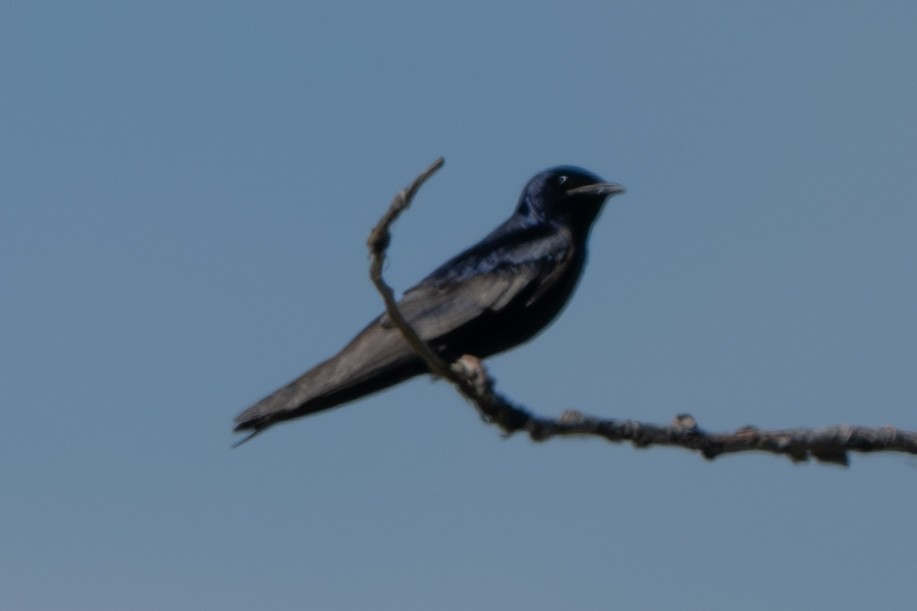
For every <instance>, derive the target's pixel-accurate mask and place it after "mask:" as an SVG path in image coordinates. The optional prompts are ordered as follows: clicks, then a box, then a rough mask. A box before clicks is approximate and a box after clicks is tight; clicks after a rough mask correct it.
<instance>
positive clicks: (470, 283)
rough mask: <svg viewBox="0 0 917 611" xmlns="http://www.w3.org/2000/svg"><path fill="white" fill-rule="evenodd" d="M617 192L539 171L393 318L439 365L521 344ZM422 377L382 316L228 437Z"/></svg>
mask: <svg viewBox="0 0 917 611" xmlns="http://www.w3.org/2000/svg"><path fill="white" fill-rule="evenodd" d="M623 192H624V188H623V187H622V186H621V185H618V184H615V183H610V182H605V181H603V180H602V179H600V178H599V177H598V176H596V175H594V174H591V173H590V172H587V171H585V170H583V169H580V168H576V167H572V166H562V167H557V168H553V169H550V170H546V171H544V172H541V173H540V174H538V175H536V176H535V177H534V178H532V179H531V180H530V181H529V182H528V184H527V185H526V186H525V188H524V189H523V191H522V196H521V197H520V199H519V203H518V205H517V206H516V210H515V212H513V214H512V216H510V217H509V218H508V219H507V220H506V221H505V222H504V223H503V224H501V225H500V226H499V227H497V228H496V229H495V230H494V231H493V232H491V233H490V235H488V236H487V237H485V238H484V239H483V240H481V241H480V242H479V243H477V244H476V245H474V246H472V247H471V248H469V249H468V250H466V251H464V252H462V253H461V254H459V255H457V256H456V257H453V258H452V259H450V260H449V261H446V262H445V263H444V264H443V265H441V266H440V267H439V268H438V269H436V270H435V271H434V272H433V273H432V274H430V275H429V276H427V277H426V278H424V279H423V280H422V281H421V282H420V284H418V285H417V286H415V287H413V288H411V289H410V290H408V291H407V292H405V294H404V295H403V297H402V299H401V301H400V302H399V305H398V307H399V310H400V311H401V313H402V315H403V316H404V318H405V320H406V321H407V322H408V323H409V324H410V325H411V327H412V328H413V329H414V330H415V331H416V332H417V334H418V335H419V336H420V337H421V338H422V339H423V340H424V341H426V342H427V343H428V344H429V345H430V347H432V348H433V349H434V350H435V351H436V352H438V353H439V354H440V356H442V358H443V359H445V360H446V361H447V362H452V361H454V360H456V359H457V358H459V357H461V356H462V355H465V354H468V355H473V356H476V357H479V358H484V357H487V356H490V355H492V354H496V353H498V352H502V351H504V350H508V349H510V348H513V347H514V346H517V345H519V344H521V343H523V342H525V341H528V340H529V339H531V338H532V337H534V336H535V335H536V334H538V332H539V331H541V330H542V329H544V328H545V327H546V326H547V325H548V324H549V323H550V322H551V321H552V320H553V319H554V318H555V317H556V316H557V314H558V313H559V312H560V311H561V310H562V309H563V307H564V306H565V305H566V303H567V301H568V300H569V299H570V296H571V295H572V294H573V289H574V288H575V287H576V283H577V281H578V280H579V277H580V275H581V274H582V272H583V266H584V265H585V263H586V242H587V239H588V237H589V230H590V228H591V227H592V224H593V222H594V221H595V219H596V217H597V216H598V215H599V212H601V210H602V206H603V204H604V203H605V200H606V199H607V198H608V197H609V196H612V195H615V194H617V193H623ZM427 371H428V370H427V367H426V365H425V364H424V362H423V361H422V360H421V359H420V358H419V357H418V356H417V354H416V353H415V352H414V350H413V349H412V348H411V347H410V346H409V345H408V343H407V342H406V341H405V339H404V338H403V337H402V335H401V332H400V331H399V330H398V329H397V328H395V327H394V326H392V324H391V323H390V321H389V320H388V317H387V316H386V315H384V314H383V315H382V316H379V317H378V318H376V319H375V320H374V321H372V322H371V323H369V325H368V326H367V327H366V328H365V329H363V331H361V332H360V334H359V335H357V336H356V337H355V338H354V339H353V340H352V341H351V342H350V343H349V344H347V345H346V346H345V347H344V348H343V349H342V350H341V351H340V352H339V353H337V355H335V356H333V357H331V358H330V359H328V360H327V361H324V362H323V363H320V364H318V365H317V366H315V367H314V368H313V369H310V370H309V371H307V372H306V373H304V374H303V375H301V376H300V377H298V378H296V379H295V380H293V381H292V382H290V383H289V384H287V385H286V386H284V387H283V388H281V389H280V390H278V391H276V392H275V393H273V394H271V395H269V396H267V397H265V398H264V399H262V400H261V401H259V402H258V403H256V404H255V405H253V406H251V407H249V408H248V409H247V410H245V411H244V412H242V413H241V414H240V415H239V416H238V417H237V418H236V428H235V430H236V432H245V431H250V432H251V434H250V436H253V435H255V434H257V433H259V432H261V431H263V430H264V429H265V428H267V427H269V426H271V425H273V424H276V423H278V422H282V421H284V420H290V419H291V418H298V417H300V416H306V415H308V414H313V413H315V412H318V411H322V410H326V409H329V408H332V407H337V406H338V405H341V404H343V403H347V402H349V401H353V400H355V399H358V398H360V397H363V396H365V395H368V394H370V393H374V392H376V391H379V390H382V389H384V388H388V387H389V386H393V385H395V384H398V383H399V382H403V381H404V380H407V379H408V378H411V377H413V376H416V375H419V374H422V373H426V372H427ZM249 438H250V437H248V438H246V439H245V440H243V441H246V440H247V439H249Z"/></svg>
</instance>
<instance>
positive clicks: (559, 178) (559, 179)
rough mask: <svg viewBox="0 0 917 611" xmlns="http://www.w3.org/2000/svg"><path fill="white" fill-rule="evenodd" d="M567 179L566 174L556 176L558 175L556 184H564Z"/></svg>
mask: <svg viewBox="0 0 917 611" xmlns="http://www.w3.org/2000/svg"><path fill="white" fill-rule="evenodd" d="M567 180H569V178H568V177H567V176H558V177H557V184H559V185H562V184H564V183H565V182H567Z"/></svg>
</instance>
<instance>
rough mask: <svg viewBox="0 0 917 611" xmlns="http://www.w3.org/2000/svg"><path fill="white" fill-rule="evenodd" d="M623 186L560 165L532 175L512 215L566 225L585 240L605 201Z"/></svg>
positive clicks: (619, 191)
mask: <svg viewBox="0 0 917 611" xmlns="http://www.w3.org/2000/svg"><path fill="white" fill-rule="evenodd" d="M623 192H624V187H622V186H621V185H619V184H615V183H613V182H605V181H604V180H602V179H601V178H599V177H598V176H596V175H595V174H593V173H591V172H587V171H586V170H584V169H582V168H577V167H575V166H560V167H556V168H551V169H550V170H545V171H544V172H541V173H540V174H537V175H535V177H534V178H532V179H531V180H530V181H529V183H528V184H527V185H526V186H525V189H523V191H522V197H521V198H520V199H519V205H518V207H517V208H516V214H518V215H521V216H524V217H528V218H530V219H531V220H533V221H541V222H550V223H558V224H562V225H565V226H568V227H569V228H570V229H571V230H572V231H573V232H574V233H575V234H577V235H579V236H581V237H585V236H586V234H587V233H588V232H589V228H590V227H591V226H592V223H593V222H594V221H595V219H596V217H598V215H599V212H601V211H602V205H603V204H604V203H605V200H606V199H608V198H609V197H611V196H612V195H616V194H618V193H623Z"/></svg>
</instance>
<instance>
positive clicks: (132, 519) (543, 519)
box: [0, 1, 917, 611]
mask: <svg viewBox="0 0 917 611" xmlns="http://www.w3.org/2000/svg"><path fill="white" fill-rule="evenodd" d="M367 4H368V3H367ZM915 23H917V5H914V4H913V3H910V2H882V3H865V2H807V3H796V2H771V3H766V4H765V3H751V2H741V3H736V2H703V3H690V4H689V3H680V2H568V3H563V4H558V3H541V2H531V3H505V4H497V3H493V2H490V3H483V2H475V1H468V2H464V3H451V4H449V5H445V4H442V5H439V4H436V3H429V2H389V3H380V4H378V5H376V6H368V5H364V4H351V3H341V2H336V3H331V2H327V3H324V2H309V3H304V2H303V3H297V2H259V3H243V2H182V3H172V2H156V3H152V2H127V3H113V2H81V3H26V2H7V3H5V4H4V5H3V6H2V7H0V77H2V82H3V93H2V94H0V113H2V117H3V120H2V122H0V167H2V181H0V197H2V205H0V282H2V286H3V291H2V293H0V313H2V342H0V387H2V389H3V397H4V403H5V405H6V407H5V409H4V414H5V416H6V419H5V422H4V429H5V430H4V432H5V435H4V442H3V443H2V444H0V462H2V464H3V470H2V474H0V484H2V487H3V490H4V493H3V495H2V500H0V540H2V541H3V544H2V546H0V574H2V575H3V579H2V580H0V601H3V605H4V607H5V608H10V609H17V610H22V611H26V610H28V611H31V610H45V609H62V608H66V609H70V610H84V609H85V610H90V609H91V610H93V611H99V610H103V609H118V610H122V609H131V610H135V609H137V610H143V609H151V610H152V609H156V610H159V609H167V608H168V609H201V610H209V609H214V610H215V609H220V610H221V611H225V610H232V609H251V608H270V609H278V610H282V609H303V608H307V609H367V608H371V609H377V610H387V609H393V610H394V609H399V610H400V609H424V608H428V609H429V608H435V609H439V610H451V609H456V610H458V609H469V608H475V609H506V608H526V609H529V610H542V609H544V610H547V609H557V608H560V607H569V608H577V609H607V608H609V607H610V606H615V607H617V608H622V609H667V608H676V607H677V608H680V609H736V608H742V609H752V610H754V609H773V608H775V607H786V606H787V604H789V605H790V606H792V607H794V608H806V609H815V610H817V609H838V608H851V609H852V608H865V607H870V608H886V607H902V606H904V605H906V604H908V603H909V602H912V601H913V600H914V599H915V597H917V581H915V580H914V574H915V569H917V561H915V558H914V553H913V551H914V549H915V543H917V531H915V529H914V521H913V516H914V515H915V512H917V470H915V465H917V462H915V461H914V460H913V459H910V458H906V457H902V456H895V455H879V456H859V455H855V456H854V457H853V464H852V466H851V467H850V468H849V469H846V470H845V469H840V468H836V467H824V466H816V465H807V466H794V465H792V464H790V463H789V462H788V461H786V460H782V459H777V458H774V457H771V456H763V455H762V456H752V455H748V456H738V457H727V458H724V459H721V460H717V461H715V462H713V463H708V462H705V461H704V460H703V459H701V458H699V457H697V456H694V455H691V454H688V453H685V452H683V451H678V450H667V449H652V450H645V451H644V450H636V449H634V448H631V447H629V446H612V445H608V444H604V443H601V442H598V441H583V440H560V441H551V442H548V443H545V444H541V445H535V444H532V443H530V442H529V441H527V440H526V439H523V438H521V437H520V438H518V439H517V438H513V439H509V440H504V439H501V438H500V436H499V435H498V433H497V431H496V429H494V428H491V427H488V426H486V425H484V424H482V423H481V422H480V421H479V420H478V418H477V416H476V415H475V414H474V413H473V410H472V409H471V408H470V407H468V406H467V405H466V404H465V403H464V402H463V401H462V400H461V399H460V398H458V397H457V396H455V394H454V393H453V392H452V391H451V389H450V388H449V387H448V386H446V385H445V384H443V383H432V382H430V381H428V380H424V379H420V380H416V381H413V382H411V383H408V384H405V385H403V386H401V387H399V388H397V389H394V390H392V391H389V392H386V393H384V394H380V395H377V396H374V397H372V398H370V399H367V400H364V401H361V402H359V403H355V404H353V405H350V406H347V407H345V408H343V409H340V410H334V411H331V412H328V413H325V414H321V415H319V416H316V417H313V418H309V419H305V420H300V421H297V422H295V423H290V424H287V425H284V426H282V427H278V428H276V429H274V430H271V431H270V432H269V433H267V434H265V435H263V436H261V437H259V438H258V439H256V440H254V441H253V442H252V443H250V444H248V445H246V446H243V447H242V448H239V449H237V450H230V444H231V443H232V441H233V439H234V438H233V436H232V435H231V433H230V429H231V421H232V418H233V417H234V416H235V415H236V414H237V413H238V412H239V411H240V410H242V409H243V408H245V407H246V406H248V405H249V404H250V403H252V402H254V401H255V400H257V399H259V398H260V397H261V396H263V395H264V394H266V393H268V392H270V391H272V390H273V389H275V388H276V387H278V386H279V385H281V384H283V383H285V382H287V381H288V380H289V379H291V378H292V377H294V376H296V375H298V374H299V373H301V372H302V371H304V370H305V369H306V368H308V367H309V366H311V365H313V364H315V363H316V362H318V361H319V360H322V359H324V358H326V357H327V356H329V355H331V354H332V353H334V352H335V351H336V350H337V349H338V348H339V347H340V346H341V345H342V344H343V343H344V342H345V341H347V340H348V339H349V338H350V337H351V336H352V335H353V334H354V333H355V332H356V331H357V330H359V329H360V328H361V327H362V325H363V324H365V323H366V322H367V321H368V320H369V319H370V318H372V317H373V316H374V315H376V314H377V313H378V312H379V311H380V309H381V303H380V301H379V298H378V296H377V295H376V294H375V292H374V291H373V289H372V286H371V285H370V283H369V281H368V279H367V277H366V269H367V258H366V253H365V249H364V240H365V238H366V234H367V233H368V231H369V229H370V227H371V226H372V224H373V223H374V222H375V221H376V219H377V218H378V216H379V215H380V214H381V213H382V212H383V211H384V209H385V207H386V206H387V204H388V202H389V200H390V199H391V197H392V195H393V193H394V192H395V191H396V190H397V189H398V188H401V187H402V186H404V185H405V184H406V183H407V182H409V181H410V180H411V179H412V178H413V177H414V176H415V175H416V174H417V173H418V172H419V171H420V170H422V169H423V168H424V167H426V166H427V164H429V163H430V162H431V161H432V160H433V159H434V158H435V157H436V156H438V155H444V156H445V157H446V166H445V168H444V169H443V170H442V171H441V172H440V173H439V174H438V175H436V176H435V177H434V178H433V179H432V180H431V181H430V182H429V183H428V184H427V186H426V187H425V188H424V189H423V191H422V192H421V193H420V196H419V197H418V199H417V201H416V202H415V208H414V209H412V211H411V212H410V213H408V215H407V216H405V217H404V218H403V219H402V220H401V221H399V223H398V225H397V226H396V233H395V237H394V243H393V246H392V249H391V259H390V263H389V267H388V272H387V274H388V278H389V279H390V281H391V282H392V283H393V284H394V285H395V286H397V287H401V288H405V287H407V286H409V285H410V284H411V283H413V282H415V281H416V280H418V279H419V278H420V277H422V276H423V275H424V274H426V273H427V272H428V271H430V270H431V269H432V268H433V267H435V266H436V265H437V264H439V263H440V262H441V261H443V260H444V259H446V258H447V257H449V256H451V255H453V254H455V253H456V252H457V251H459V250H460V249H462V248H464V247H465V246H467V245H469V244H471V243H472V242H474V241H476V240H477V239H479V238H480V237H482V236H483V235H484V234H486V233H487V232H488V231H490V229H492V228H493V227H494V226H495V225H496V224H497V223H499V222H500V221H501V220H502V219H503V218H505V217H506V216H507V215H508V214H509V213H510V211H511V210H512V207H513V206H514V204H515V200H516V198H517V196H518V193H519V190H520V189H521V188H522V186H523V185H524V183H525V182H526V181H527V180H528V178H529V177H530V176H532V175H533V174H534V173H536V172H537V171H539V170H542V169H544V168H546V167H550V166H552V165H556V164H561V163H571V164H578V165H582V166H584V167H586V168H588V169H590V170H592V171H594V172H596V173H598V174H600V175H602V176H603V177H605V178H607V179H609V180H614V181H617V182H621V183H623V184H624V185H626V186H627V187H628V193H627V194H626V195H624V196H622V197H620V198H615V199H614V200H613V201H612V203H611V205H609V206H608V207H607V209H606V210H605V212H604V214H603V216H602V217H601V218H600V219H599V222H598V224H597V226H596V228H595V230H594V232H593V237H592V244H591V259H590V264H589V266H588V268H587V271H586V275H585V277H584V279H583V282H582V283H581V285H580V288H579V291H578V293H577V294H576V296H575V298H574V300H573V302H572V303H571V305H570V307H569V308H567V310H566V311H565V312H564V314H563V316H562V317H561V318H560V320H558V321H557V322H556V323H555V324H554V325H553V326H552V327H551V328H550V329H549V330H548V331H547V332H545V333H544V334H543V335H542V336H540V337H539V338H538V339H537V340H536V341H534V342H532V343H530V344H528V345H526V346H524V347H522V348H519V349H517V350H515V351H513V352H510V353H508V354H505V355H501V356H499V357H496V358H493V359H491V361H490V367H491V371H492V373H493V374H494V376H495V377H496V378H497V379H498V381H499V385H500V388H501V389H502V390H503V391H505V392H507V393H508V394H509V395H510V396H512V397H514V398H515V399H517V400H519V401H522V402H524V403H526V404H528V405H529V406H531V407H532V408H533V409H535V410H537V411H539V412H540V413H544V414H558V413H560V412H561V411H562V410H563V409H567V408H571V407H573V408H577V409H580V410H581V411H584V412H587V413H592V414H595V415H598V416H604V417H625V418H634V419H641V420H646V421H654V422H668V421H669V420H670V419H671V418H672V416H674V415H675V414H676V413H680V412H690V413H691V414H693V415H694V416H695V417H696V418H697V419H698V420H699V422H700V423H701V425H702V426H704V427H706V428H708V429H711V430H727V429H732V428H735V427H738V426H743V425H746V424H755V425H758V426H761V427H791V426H821V425H830V424H837V423H852V424H862V425H869V426H879V425H883V424H893V425H897V426H900V427H902V428H906V429H911V430H913V429H917V411H915V407H917V316H915V312H917V282H915V276H917V240H915V239H914V236H915V234H917V206H915V198H914V194H913V191H914V187H913V177H914V171H915V168H917V111H915V109H917V64H915V62H914V58H915V57H917V38H915V36H914V35H913V30H914V24H915ZM787 601H792V602H791V603H787Z"/></svg>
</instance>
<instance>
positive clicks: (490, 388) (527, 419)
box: [367, 157, 917, 466]
mask: <svg viewBox="0 0 917 611" xmlns="http://www.w3.org/2000/svg"><path fill="white" fill-rule="evenodd" d="M443 163H444V160H443V158H442V157H440V158H439V159H437V160H436V161H435V162H434V163H433V164H432V165H431V166H430V167H429V168H427V169H426V170H425V171H424V172H423V173H422V174H420V176H418V177H417V178H416V179H415V180H414V182H412V183H411V184H410V185H409V186H408V187H407V188H405V189H403V190H401V191H399V192H398V193H397V194H396V195H395V197H394V199H393V200H392V203H391V204H390V206H389V209H388V210H387V211H386V213H385V215H384V216H383V217H382V218H381V219H380V220H379V222H378V223H377V224H376V226H375V228H373V230H372V232H371V233H370V235H369V239H368V240H367V245H368V246H369V251H370V257H371V260H372V262H371V266H370V277H371V278H372V281H373V284H374V285H375V286H376V289H377V290H378V291H379V294H380V295H382V299H383V300H384V301H385V310H386V312H387V313H388V316H389V318H390V319H391V321H392V324H394V325H395V326H396V327H397V328H398V330H399V331H401V333H402V334H403V335H404V337H405V339H406V340H407V341H408V343H409V344H410V345H411V347H412V348H413V349H414V351H415V352H417V354H418V355H419V356H420V357H421V358H422V359H423V360H424V362H425V363H426V364H427V367H428V368H429V369H430V371H431V373H433V374H434V375H436V376H439V377H442V378H445V379H446V380H448V381H449V382H451V383H452V384H453V386H455V388H456V390H457V391H458V392H459V394H461V395H462V396H463V397H464V398H465V399H467V400H468V401H470V402H471V403H472V404H473V405H474V406H475V407H476V408H477V410H478V413H479V414H480V415H481V417H482V418H483V419H484V420H485V421H486V422H490V423H492V424H495V425H497V426H499V427H500V428H501V429H502V430H503V432H504V434H505V435H507V436H509V435H512V434H513V433H517V432H524V433H528V435H529V437H530V438H531V439H532V440H533V441H545V440H547V439H550V438H551V437H560V436H568V437H569V436H581V437H601V438H603V439H606V440H608V441H613V442H622V441H629V442H631V443H632V444H633V445H634V446H635V447H638V448H645V447H649V446H653V445H659V446H675V447H679V448H684V449H686V450H693V451H696V452H699V453H700V454H701V455H703V456H704V457H705V458H708V459H714V458H716V457H717V456H720V455H722V454H736V453H739V452H769V453H771V454H778V455H783V456H786V457H787V458H789V459H790V460H792V461H793V462H805V461H807V460H808V459H810V458H814V459H815V460H817V461H819V462H824V463H831V464H837V465H844V466H846V465H847V464H849V456H848V454H849V452H904V453H907V454H917V432H913V431H902V430H898V429H896V428H895V427H892V426H883V427H880V428H868V427H861V426H848V425H839V426H832V427H827V428H819V429H807V428H796V429H783V430H775V431H764V430H760V429H758V428H756V427H753V426H748V427H744V428H741V429H739V430H737V431H735V432H732V433H707V432H706V431H704V430H703V429H701V428H700V427H699V426H698V424H697V422H696V421H695V420H694V418H693V417H692V416H690V415H688V414H681V415H678V416H676V417H675V418H674V420H673V421H672V423H671V424H669V425H659V424H649V423H645V422H637V421H634V420H618V419H614V418H612V419H601V418H594V417H591V416H586V415H584V414H582V413H580V412H578V411H575V410H569V411H566V412H564V413H563V414H561V416H560V417H559V418H557V419H551V418H541V417H538V416H535V415H533V414H532V413H531V412H530V411H529V410H528V409H526V408H525V407H523V406H521V405H519V404H517V403H515V402H513V401H511V400H509V399H507V398H506V397H504V396H503V395H502V394H500V393H498V392H497V391H496V390H495V389H494V380H493V379H492V378H491V377H490V376H489V375H488V373H487V370H486V368H485V366H484V363H483V362H482V361H481V360H480V359H478V358H477V357H474V356H472V355H465V356H463V357H461V358H460V359H458V360H457V361H456V362H455V363H452V364H449V363H446V362H445V361H444V360H443V359H442V358H440V356H439V355H438V354H436V352H435V351H433V349H432V348H430V346H428V345H427V344H426V342H424V341H423V340H422V339H421V338H420V337H419V336H418V335H417V333H415V332H414V330H413V329H412V328H411V326H410V325H409V324H408V323H407V321H405V319H404V317H403V316H402V315H401V312H400V311H399V310H398V303H397V302H396V300H395V294H394V292H393V291H392V288H391V287H390V286H388V284H386V282H385V280H384V279H383V277H382V268H383V265H384V263H385V253H386V250H387V249H388V246H389V244H390V242H391V231H390V230H391V226H392V223H394V222H395V220H396V219H397V218H398V217H399V216H400V215H401V213H402V212H404V211H405V210H406V209H407V208H408V207H409V206H410V205H411V201H412V200H413V198H414V195H415V194H416V193H417V191H418V190H419V189H420V187H421V186H422V185H423V184H424V182H426V180H427V179H428V178H429V177H430V176H432V175H433V174H434V173H435V172H436V171H437V170H439V169H440V168H441V167H442V166H443Z"/></svg>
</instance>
